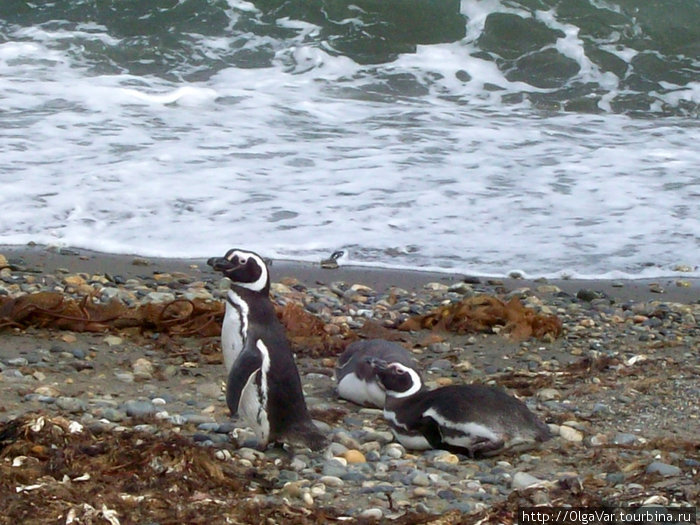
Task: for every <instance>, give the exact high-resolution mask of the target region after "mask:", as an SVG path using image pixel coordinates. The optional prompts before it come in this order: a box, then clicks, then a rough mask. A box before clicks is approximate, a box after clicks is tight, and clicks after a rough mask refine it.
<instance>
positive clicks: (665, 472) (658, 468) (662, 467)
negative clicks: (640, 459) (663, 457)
mask: <svg viewBox="0 0 700 525" xmlns="http://www.w3.org/2000/svg"><path fill="white" fill-rule="evenodd" d="M681 472H682V470H681V469H680V468H678V467H677V466H675V465H669V464H668V463H662V462H661V461H654V462H652V463H650V464H649V466H648V467H647V474H660V475H662V476H678V475H679V474H680V473H681Z"/></svg>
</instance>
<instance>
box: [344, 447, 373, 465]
mask: <svg viewBox="0 0 700 525" xmlns="http://www.w3.org/2000/svg"><path fill="white" fill-rule="evenodd" d="M343 457H344V458H345V460H346V461H347V462H348V463H366V462H367V459H366V458H365V455H364V454H363V453H362V452H360V451H359V450H354V449H353V450H348V451H347V452H345V454H343Z"/></svg>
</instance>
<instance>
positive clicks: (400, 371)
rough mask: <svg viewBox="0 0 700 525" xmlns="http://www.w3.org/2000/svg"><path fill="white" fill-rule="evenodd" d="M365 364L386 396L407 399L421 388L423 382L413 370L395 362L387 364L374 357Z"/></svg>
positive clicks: (369, 358)
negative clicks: (370, 368) (369, 367)
mask: <svg viewBox="0 0 700 525" xmlns="http://www.w3.org/2000/svg"><path fill="white" fill-rule="evenodd" d="M366 362H367V363H369V365H370V366H371V367H372V371H373V372H374V374H375V375H376V376H377V379H378V380H379V383H380V384H381V385H382V386H383V387H384V390H385V391H386V394H387V395H388V396H392V397H409V396H412V395H413V394H415V393H417V392H419V391H420V390H421V389H422V388H423V382H422V381H421V378H420V376H419V375H418V372H416V371H415V370H414V369H413V368H410V367H408V366H406V365H403V364H401V363H397V362H393V363H387V362H386V361H384V360H382V359H377V358H375V357H368V358H367V359H366Z"/></svg>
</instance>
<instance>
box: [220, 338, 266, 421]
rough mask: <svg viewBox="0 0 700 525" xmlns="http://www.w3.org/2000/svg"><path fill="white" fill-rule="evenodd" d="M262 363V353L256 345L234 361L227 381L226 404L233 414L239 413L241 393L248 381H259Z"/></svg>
mask: <svg viewBox="0 0 700 525" xmlns="http://www.w3.org/2000/svg"><path fill="white" fill-rule="evenodd" d="M262 364H263V358H262V355H261V354H260V351H259V350H258V349H257V348H255V347H253V348H246V349H245V350H244V351H243V352H242V353H241V355H239V356H238V359H236V361H235V362H234V363H233V366H232V367H231V371H230V372H229V374H228V382H227V383H226V404H227V405H228V409H229V410H230V411H231V415H232V416H235V415H236V414H237V413H238V405H239V404H240V402H241V395H242V394H243V389H244V388H245V386H246V385H247V384H248V382H249V381H259V379H258V378H256V377H255V376H256V374H257V373H258V372H259V371H260V368H261V367H262Z"/></svg>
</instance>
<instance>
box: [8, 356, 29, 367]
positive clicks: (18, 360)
mask: <svg viewBox="0 0 700 525" xmlns="http://www.w3.org/2000/svg"><path fill="white" fill-rule="evenodd" d="M5 363H7V364H8V365H10V366H27V365H28V364H29V361H27V360H26V359H25V358H24V357H13V358H12V359H7V360H5Z"/></svg>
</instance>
